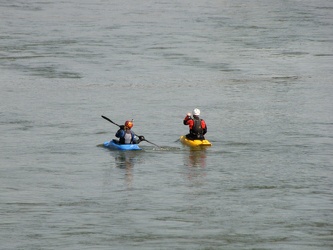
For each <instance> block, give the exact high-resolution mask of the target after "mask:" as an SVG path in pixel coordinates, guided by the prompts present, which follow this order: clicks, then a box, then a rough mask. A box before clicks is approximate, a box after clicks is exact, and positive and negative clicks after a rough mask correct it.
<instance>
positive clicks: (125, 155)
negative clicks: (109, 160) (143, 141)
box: [111, 151, 141, 188]
mask: <svg viewBox="0 0 333 250" xmlns="http://www.w3.org/2000/svg"><path fill="white" fill-rule="evenodd" d="M111 156H112V157H113V158H114V162H113V163H114V164H115V167H116V168H118V169H121V170H124V177H125V182H126V185H127V187H128V188H132V183H133V169H134V166H135V163H137V162H140V161H141V152H140V151H111Z"/></svg>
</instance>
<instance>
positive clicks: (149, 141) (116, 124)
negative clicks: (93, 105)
mask: <svg viewBox="0 0 333 250" xmlns="http://www.w3.org/2000/svg"><path fill="white" fill-rule="evenodd" d="M102 118H104V119H105V120H107V121H109V122H111V123H112V124H114V125H116V126H118V127H119V128H120V127H121V126H120V125H119V124H117V123H115V122H114V121H112V120H110V119H109V118H107V117H106V116H104V115H102ZM134 135H136V136H137V137H139V136H138V135H137V134H135V133H134ZM143 141H146V142H148V143H150V144H152V145H154V146H156V147H159V148H160V146H158V145H156V144H155V143H152V142H150V141H148V140H146V139H143Z"/></svg>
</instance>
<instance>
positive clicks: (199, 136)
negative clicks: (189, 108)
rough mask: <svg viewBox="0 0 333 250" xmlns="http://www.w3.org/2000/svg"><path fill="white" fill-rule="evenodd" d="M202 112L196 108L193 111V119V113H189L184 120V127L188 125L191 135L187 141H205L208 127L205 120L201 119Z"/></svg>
mask: <svg viewBox="0 0 333 250" xmlns="http://www.w3.org/2000/svg"><path fill="white" fill-rule="evenodd" d="M199 115H200V110H199V109H197V108H195V109H194V110H193V118H192V117H191V113H187V114H186V117H185V118H184V121H183V123H184V125H188V126H189V128H190V133H188V134H187V135H186V138H187V139H190V140H205V137H204V135H205V134H206V133H207V125H206V122H205V121H204V120H203V119H200V117H199Z"/></svg>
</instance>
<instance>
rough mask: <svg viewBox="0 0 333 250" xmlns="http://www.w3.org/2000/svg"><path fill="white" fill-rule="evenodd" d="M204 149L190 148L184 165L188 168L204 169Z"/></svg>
mask: <svg viewBox="0 0 333 250" xmlns="http://www.w3.org/2000/svg"><path fill="white" fill-rule="evenodd" d="M206 153H207V152H206V148H191V149H190V151H189V154H188V158H187V160H186V161H185V165H187V166H190V167H202V168H205V167H206V158H207V154H206Z"/></svg>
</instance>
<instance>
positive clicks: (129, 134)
mask: <svg viewBox="0 0 333 250" xmlns="http://www.w3.org/2000/svg"><path fill="white" fill-rule="evenodd" d="M119 127H120V129H119V130H118V131H117V133H116V134H115V136H116V137H117V138H119V144H139V143H140V142H141V141H143V140H144V139H145V138H144V137H143V136H136V135H135V134H134V132H133V131H132V130H131V128H132V127H133V122H132V121H126V122H125V124H124V125H121V126H119Z"/></svg>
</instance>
